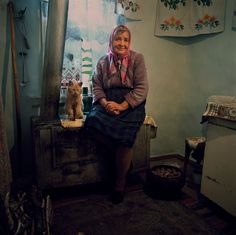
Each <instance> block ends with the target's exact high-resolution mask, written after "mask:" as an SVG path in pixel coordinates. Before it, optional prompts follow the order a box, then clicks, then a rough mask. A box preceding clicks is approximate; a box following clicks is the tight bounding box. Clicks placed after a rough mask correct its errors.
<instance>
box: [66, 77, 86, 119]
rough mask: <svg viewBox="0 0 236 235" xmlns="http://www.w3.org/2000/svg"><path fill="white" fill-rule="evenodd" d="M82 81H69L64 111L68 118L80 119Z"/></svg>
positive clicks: (81, 115) (81, 114) (81, 113)
mask: <svg viewBox="0 0 236 235" xmlns="http://www.w3.org/2000/svg"><path fill="white" fill-rule="evenodd" d="M81 94H82V82H77V81H69V85H68V91H67V98H66V113H67V114H68V119H70V120H75V119H82V118H83V112H82V95H81Z"/></svg>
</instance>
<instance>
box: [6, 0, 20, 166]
mask: <svg viewBox="0 0 236 235" xmlns="http://www.w3.org/2000/svg"><path fill="white" fill-rule="evenodd" d="M8 12H9V16H10V31H11V54H12V68H13V79H14V92H15V109H16V127H17V147H18V156H19V163H20V164H19V166H20V165H21V154H22V152H21V150H22V147H21V113H20V90H19V79H18V73H17V66H16V48H15V29H14V15H13V3H12V2H11V1H9V3H8Z"/></svg>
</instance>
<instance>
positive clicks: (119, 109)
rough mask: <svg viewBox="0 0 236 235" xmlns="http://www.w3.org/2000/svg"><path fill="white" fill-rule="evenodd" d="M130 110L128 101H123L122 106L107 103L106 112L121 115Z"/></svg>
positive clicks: (111, 102) (112, 102) (110, 102)
mask: <svg viewBox="0 0 236 235" xmlns="http://www.w3.org/2000/svg"><path fill="white" fill-rule="evenodd" d="M128 108H129V104H128V102H127V101H123V102H122V103H120V104H119V103H116V102H114V101H107V103H106V105H105V109H106V111H107V112H108V113H110V114H112V115H119V114H120V113H121V112H122V111H124V110H126V109H128Z"/></svg>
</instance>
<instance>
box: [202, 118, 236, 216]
mask: <svg viewBox="0 0 236 235" xmlns="http://www.w3.org/2000/svg"><path fill="white" fill-rule="evenodd" d="M201 193H202V194H203V195H204V196H206V197H207V198H209V199H210V200H211V201H213V202H215V203H216V204H218V205H219V206H220V207H222V208H223V209H225V210H226V211H227V212H229V213H230V214H232V215H234V216H236V122H234V121H227V120H220V119H217V118H210V120H209V123H208V124H207V140H206V148H205V155H204V164H203V172H202V182H201Z"/></svg>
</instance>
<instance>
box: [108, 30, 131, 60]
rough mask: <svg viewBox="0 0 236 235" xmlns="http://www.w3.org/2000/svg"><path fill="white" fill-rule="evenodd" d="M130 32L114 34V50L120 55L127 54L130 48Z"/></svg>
mask: <svg viewBox="0 0 236 235" xmlns="http://www.w3.org/2000/svg"><path fill="white" fill-rule="evenodd" d="M129 43H130V38H129V33H128V32H126V31H125V32H118V33H116V34H115V35H114V38H113V41H112V48H113V52H114V53H116V54H118V55H121V56H122V55H125V54H127V52H128V50H129Z"/></svg>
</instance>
